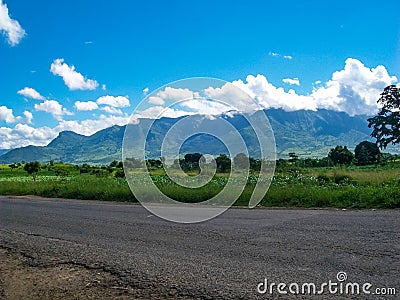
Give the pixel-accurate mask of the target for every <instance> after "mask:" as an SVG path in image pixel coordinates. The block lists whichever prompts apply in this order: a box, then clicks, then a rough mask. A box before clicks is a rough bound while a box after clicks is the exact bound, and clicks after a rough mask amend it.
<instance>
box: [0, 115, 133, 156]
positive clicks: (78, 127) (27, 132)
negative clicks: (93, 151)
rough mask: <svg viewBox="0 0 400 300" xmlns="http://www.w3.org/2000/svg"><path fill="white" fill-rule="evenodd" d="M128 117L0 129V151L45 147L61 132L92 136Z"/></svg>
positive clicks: (119, 123)
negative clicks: (31, 146) (29, 146)
mask: <svg viewBox="0 0 400 300" xmlns="http://www.w3.org/2000/svg"><path fill="white" fill-rule="evenodd" d="M128 119H129V118H128V116H126V115H123V116H113V115H112V116H105V115H100V117H99V118H98V119H94V120H92V119H87V120H82V121H76V120H74V121H66V120H60V122H59V123H58V125H57V126H56V127H53V128H50V127H47V126H43V127H38V128H35V127H32V126H29V125H26V124H16V125H15V127H14V128H10V127H0V149H13V148H19V147H25V146H28V145H34V146H45V145H47V144H48V143H50V142H51V141H52V140H53V139H54V138H56V137H57V135H58V134H59V133H60V132H61V131H66V130H70V131H74V132H76V133H78V134H83V135H92V134H94V133H96V132H97V131H99V130H102V129H105V128H108V127H111V126H113V125H120V126H122V125H125V124H127V123H128Z"/></svg>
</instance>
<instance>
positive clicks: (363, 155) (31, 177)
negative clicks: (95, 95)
mask: <svg viewBox="0 0 400 300" xmlns="http://www.w3.org/2000/svg"><path fill="white" fill-rule="evenodd" d="M360 145H361V146H360ZM360 145H358V146H357V147H358V148H357V147H356V150H357V151H356V155H355V154H353V152H351V151H350V150H349V149H347V147H344V146H343V147H342V146H337V147H335V148H333V149H332V150H331V151H330V152H329V154H328V155H327V156H326V157H325V158H320V159H312V158H305V159H304V158H299V157H297V155H296V154H295V153H289V155H288V158H287V159H279V160H277V161H276V170H275V175H274V177H273V179H272V182H271V186H270V189H269V191H268V192H267V194H266V196H265V197H264V199H263V201H262V202H261V205H262V206H277V207H336V208H399V207H400V157H399V156H397V155H391V154H381V153H380V151H379V149H378V151H377V148H376V146H375V144H372V143H369V142H362V143H360ZM360 148H361V150H360ZM199 160H201V155H200V154H198V153H190V154H186V155H185V156H184V157H183V158H181V159H179V160H177V161H176V163H177V164H178V163H179V165H180V167H181V168H182V170H183V171H185V172H186V173H187V174H188V175H191V176H195V175H197V174H198V173H199V171H200V168H199ZM162 161H163V160H162V159H150V160H147V161H145V162H139V164H142V165H143V166H146V169H147V170H149V171H150V174H151V176H152V179H153V182H154V183H155V184H156V185H157V186H158V187H159V189H160V190H161V191H162V192H163V193H165V194H166V195H168V196H170V197H171V198H174V199H176V200H178V201H182V202H192V203H193V202H201V201H204V200H207V199H210V198H211V197H213V196H214V195H216V194H217V193H218V192H220V191H221V190H222V189H223V188H224V186H225V185H226V183H227V181H228V177H229V172H230V169H231V164H235V165H240V166H245V165H246V164H248V165H249V166H250V170H251V171H250V176H249V178H248V182H247V185H246V187H245V189H244V191H243V193H242V194H241V196H240V198H239V199H238V200H237V201H236V203H235V205H243V206H245V205H247V203H248V200H249V198H250V196H251V193H252V191H253V189H254V186H255V184H256V182H257V178H258V171H259V169H260V165H261V162H260V161H259V160H257V159H254V158H247V157H246V156H244V155H243V154H239V155H238V156H237V157H235V158H233V159H232V160H231V159H230V158H229V157H227V156H226V155H223V154H222V155H220V156H218V157H216V158H215V162H216V165H217V173H216V174H215V176H214V177H213V179H212V180H211V181H210V182H209V183H208V184H207V185H205V186H204V187H201V188H199V189H190V188H184V187H181V186H179V185H177V184H176V183H174V182H172V180H171V179H170V178H169V177H168V176H167V175H166V174H165V171H164V169H163V163H162ZM125 163H129V162H125ZM136 163H138V162H136ZM133 176H134V178H135V180H139V181H140V180H141V176H144V175H143V173H140V172H138V173H137V174H134V175H133ZM233 176H239V175H237V174H236V175H235V174H233ZM233 180H235V178H233ZM143 189H144V190H145V189H146V187H145V186H143ZM0 194H2V195H37V196H43V197H60V198H72V199H87V200H104V201H127V202H135V201H136V199H135V197H134V196H133V194H132V193H131V191H130V189H129V186H128V184H127V182H126V179H125V173H124V171H123V163H122V162H118V161H113V162H111V163H110V164H109V165H107V166H92V165H88V164H83V165H72V164H65V163H62V162H54V161H50V162H48V163H46V164H41V163H38V162H21V163H14V164H10V165H2V166H0Z"/></svg>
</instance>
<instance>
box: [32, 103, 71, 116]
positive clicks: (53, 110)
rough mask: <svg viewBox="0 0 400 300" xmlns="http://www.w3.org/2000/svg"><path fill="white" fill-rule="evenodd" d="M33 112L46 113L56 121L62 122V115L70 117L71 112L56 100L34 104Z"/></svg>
mask: <svg viewBox="0 0 400 300" xmlns="http://www.w3.org/2000/svg"><path fill="white" fill-rule="evenodd" d="M35 110H36V111H44V112H47V113H49V114H51V115H52V116H53V117H54V119H56V120H58V121H60V120H62V116H63V115H72V113H71V112H69V111H68V110H67V109H66V108H64V107H63V106H62V105H61V104H60V103H59V102H58V101H56V100H45V101H44V102H42V103H40V104H35Z"/></svg>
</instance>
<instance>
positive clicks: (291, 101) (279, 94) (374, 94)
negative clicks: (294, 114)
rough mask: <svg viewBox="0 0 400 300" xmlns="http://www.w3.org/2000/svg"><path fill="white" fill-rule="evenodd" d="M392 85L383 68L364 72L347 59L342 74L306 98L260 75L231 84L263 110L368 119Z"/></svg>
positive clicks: (392, 79) (361, 67)
mask: <svg viewBox="0 0 400 300" xmlns="http://www.w3.org/2000/svg"><path fill="white" fill-rule="evenodd" d="M395 82H397V78H396V77H395V76H390V75H389V74H388V72H387V70H386V68H385V67H384V66H377V67H375V68H368V67H366V66H365V65H364V64H363V63H362V62H360V61H359V60H357V59H354V58H349V59H347V60H346V62H345V66H344V69H343V70H340V71H336V72H334V73H333V74H332V78H331V79H330V80H329V81H328V82H326V83H325V84H322V85H321V86H319V87H314V88H313V90H312V92H311V93H310V94H308V95H300V94H297V93H296V92H295V91H294V90H292V89H290V90H289V91H288V92H285V91H284V89H283V88H281V87H276V86H274V85H273V84H271V83H270V82H268V80H267V78H266V77H265V76H264V75H260V74H259V75H257V76H253V75H249V76H247V77H246V81H242V80H237V81H234V82H232V83H233V84H234V85H236V86H238V87H240V88H241V89H242V90H243V91H245V92H247V93H248V94H249V95H250V96H251V97H252V98H253V99H254V100H255V101H257V103H258V104H259V105H260V106H261V107H263V108H283V109H284V110H287V111H293V110H300V109H306V110H317V109H318V108H326V109H332V110H336V111H344V112H346V113H348V114H349V115H356V114H367V115H371V114H374V113H376V111H377V110H378V108H379V107H378V105H377V103H376V101H377V100H378V99H379V96H380V94H381V93H382V90H383V89H384V88H385V87H386V86H388V85H390V84H393V83H395ZM320 83H321V82H319V83H318V84H320ZM223 89H224V88H222V91H221V92H223ZM231 98H232V99H236V98H234V97H231ZM237 102H238V103H237V104H236V103H235V105H237V106H238V107H239V108H242V107H243V104H244V103H241V101H237ZM242 111H246V110H242Z"/></svg>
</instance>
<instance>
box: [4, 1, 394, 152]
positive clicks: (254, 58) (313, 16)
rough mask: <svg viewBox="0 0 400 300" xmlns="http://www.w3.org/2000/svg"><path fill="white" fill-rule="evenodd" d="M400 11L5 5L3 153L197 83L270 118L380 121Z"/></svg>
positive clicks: (291, 5)
mask: <svg viewBox="0 0 400 300" xmlns="http://www.w3.org/2000/svg"><path fill="white" fill-rule="evenodd" d="M399 11H400V2H399V1H395V0H393V1H385V2H384V3H383V2H381V1H253V2H249V1H141V2H139V1H112V2H111V1H99V0H98V1H50V0H42V1H12V0H0V31H1V33H2V35H1V36H0V82H1V92H0V149H1V148H15V147H19V146H25V145H27V144H35V145H45V144H46V143H48V141H50V140H51V139H52V138H54V137H55V136H57V134H58V132H59V131H62V130H74V131H76V132H79V133H82V134H91V133H93V132H95V131H96V130H99V129H102V128H104V127H107V126H111V125H112V124H123V123H124V122H125V121H126V119H127V116H129V115H130V114H131V113H132V112H133V110H134V108H135V107H136V105H138V103H139V102H140V101H141V100H142V98H143V97H144V93H143V90H144V89H148V90H149V91H150V92H151V91H152V90H155V89H157V88H158V87H160V86H162V85H164V84H166V83H168V82H171V81H175V80H179V79H182V78H187V77H193V76H207V77H215V78H221V79H223V80H226V81H229V82H235V84H236V85H238V86H239V87H241V88H243V89H244V90H245V91H247V92H248V93H249V94H250V95H251V96H252V97H256V98H257V99H261V100H260V101H261V102H262V103H264V105H265V107H266V108H268V107H282V108H284V109H286V110H295V109H318V108H329V109H336V110H342V111H346V112H348V113H349V114H357V113H371V114H373V113H374V112H375V111H376V109H377V107H376V104H375V101H376V99H377V96H379V91H380V90H382V89H383V87H385V86H386V85H388V84H391V83H394V84H397V82H398V78H400V77H399V76H400V72H399V67H400V39H399V36H400V14H399V13H398V12H399ZM257 75H258V76H257ZM35 92H36V93H35ZM349 95H350V96H349ZM34 98H36V99H34ZM89 109H90V110H89Z"/></svg>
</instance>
